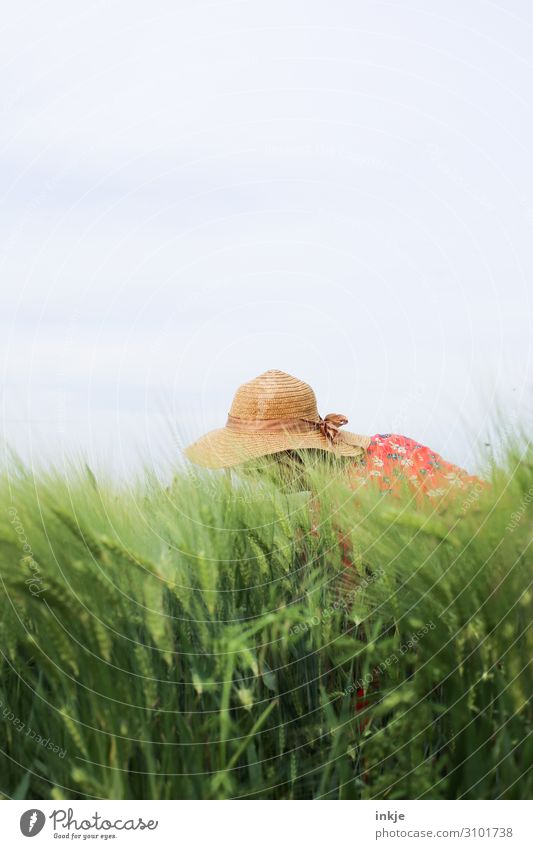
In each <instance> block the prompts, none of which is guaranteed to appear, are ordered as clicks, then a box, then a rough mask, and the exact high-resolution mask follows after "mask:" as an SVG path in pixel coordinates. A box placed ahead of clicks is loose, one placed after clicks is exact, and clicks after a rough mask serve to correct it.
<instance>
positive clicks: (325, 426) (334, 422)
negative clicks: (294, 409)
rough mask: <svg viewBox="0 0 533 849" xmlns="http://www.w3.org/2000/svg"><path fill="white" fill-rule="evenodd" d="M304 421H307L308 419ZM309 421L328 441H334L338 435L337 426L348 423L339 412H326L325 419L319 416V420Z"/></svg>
mask: <svg viewBox="0 0 533 849" xmlns="http://www.w3.org/2000/svg"><path fill="white" fill-rule="evenodd" d="M304 421H309V419H305V420H304ZM309 423H310V424H313V425H314V426H315V427H316V428H318V430H320V432H321V433H322V434H323V435H324V436H325V437H326V439H328V440H329V441H330V442H335V440H336V439H337V436H338V435H339V428H340V427H342V426H343V425H345V424H348V419H347V418H346V416H342V415H341V414H340V413H328V414H327V416H326V418H325V419H323V418H321V417H320V421H318V422H309Z"/></svg>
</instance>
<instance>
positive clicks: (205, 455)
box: [185, 427, 370, 469]
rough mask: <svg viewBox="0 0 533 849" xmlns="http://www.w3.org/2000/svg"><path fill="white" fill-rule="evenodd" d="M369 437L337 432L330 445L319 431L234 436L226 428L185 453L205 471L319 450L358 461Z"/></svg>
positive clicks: (203, 438)
mask: <svg viewBox="0 0 533 849" xmlns="http://www.w3.org/2000/svg"><path fill="white" fill-rule="evenodd" d="M369 444H370V437H369V436H361V435H360V434H357V433H350V432H349V431H344V430H343V431H340V432H339V434H338V435H337V438H336V440H335V442H331V441H330V440H329V439H327V438H326V437H325V436H324V435H323V434H322V433H321V432H319V431H310V432H309V433H235V432H234V431H232V430H230V429H229V428H227V427H221V428H218V429H217V430H212V431H210V432H209V433H206V434H205V436H202V437H201V439H198V440H197V441H196V442H193V443H192V445H189V447H188V448H186V449H185V456H186V457H187V458H188V459H189V460H191V461H192V462H193V463H196V464H197V465H198V466H203V467H204V468H207V469H227V468H231V467H232V466H238V465H240V464H241V463H246V462H248V461H249V460H255V459H257V458H258V457H266V456H268V455H269V454H276V453H277V452H278V451H290V450H293V451H294V450H299V449H305V448H319V449H321V450H322V451H327V452H328V453H330V454H334V455H335V456H338V457H360V456H361V454H363V453H364V451H366V449H367V448H368V446H369Z"/></svg>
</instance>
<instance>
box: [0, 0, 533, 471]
mask: <svg viewBox="0 0 533 849" xmlns="http://www.w3.org/2000/svg"><path fill="white" fill-rule="evenodd" d="M532 39H533V5H532V4H531V3H529V2H525V0H503V2H499V3H492V2H481V0H480V2H476V0H460V2H459V0H430V2H422V0H418V2H413V0H409V2H404V0H394V2H376V0H371V2H370V0H369V2H359V0H346V2H335V0H327V2H325V0H321V2H313V0H305V2H304V0H301V2H294V0H279V1H278V0H269V2H210V3H203V2H200V0H194V2H188V1H187V0H178V2H157V0H156V2H150V3H148V2H144V3H141V2H128V3H125V2H113V0H106V2H98V3H95V2H85V3H83V4H79V3H72V2H48V3H45V2H24V0H22V2H20V3H16V4H10V6H8V7H6V8H5V10H4V14H3V20H2V25H1V35H0V57H1V61H2V73H1V75H0V88H1V104H0V109H1V117H2V120H1V122H0V128H1V129H0V132H1V139H0V144H1V150H2V154H1V157H0V183H1V186H0V188H1V191H0V196H1V206H0V224H1V244H0V265H1V268H2V294H1V304H0V307H1V308H0V358H1V359H0V362H1V363H2V367H3V381H2V415H3V431H4V434H5V442H6V444H8V445H10V446H12V447H14V448H16V449H17V450H18V451H19V452H20V453H21V454H22V455H23V456H24V457H25V458H26V459H29V460H30V461H32V460H33V461H36V460H43V459H44V460H46V461H48V460H53V461H58V459H61V458H63V457H70V456H72V455H73V454H79V453H83V454H84V455H85V456H86V457H87V458H88V459H89V461H90V462H91V463H93V464H95V465H97V466H98V464H106V463H112V464H113V466H114V467H115V468H117V469H119V470H120V469H130V468H132V467H135V464H136V462H138V458H139V457H140V456H144V457H145V458H147V459H148V461H149V462H152V461H153V462H160V461H161V457H165V458H172V457H173V456H177V451H178V441H179V440H177V436H179V437H180V438H181V439H182V440H183V441H187V440H192V439H193V438H195V437H197V436H198V435H200V434H201V433H202V432H204V431H205V430H207V429H209V428H211V427H215V426H217V425H219V424H220V425H221V424H223V423H224V421H225V418H226V414H227V411H228V408H229V405H230V402H231V398H232V395H233V392H234V390H235V388H236V387H237V386H238V385H239V384H240V383H242V382H243V381H245V380H247V379H250V378H252V377H254V376H256V375H257V374H259V373H261V372H263V371H265V370H266V369H269V368H279V369H282V370H284V371H288V372H290V373H292V374H295V375H296V376H298V377H301V378H303V379H305V380H307V381H308V382H309V383H311V385H312V386H313V387H314V388H315V390H316V393H317V396H318V402H319V410H320V411H321V412H322V413H323V414H325V413H327V412H340V413H344V414H346V415H347V416H348V418H349V420H350V425H349V427H350V429H353V430H355V431H357V432H361V433H370V434H371V433H376V432H388V431H391V430H393V431H397V432H400V433H405V434H407V435H410V436H413V437H415V438H418V439H420V440H422V441H424V442H426V443H427V444H429V445H431V446H432V447H433V448H435V449H436V450H438V451H440V453H442V454H443V455H445V456H446V457H447V458H448V459H451V460H454V461H456V462H459V463H461V464H464V465H467V466H472V464H473V462H474V461H473V456H474V453H475V451H476V448H477V446H479V445H480V444H483V442H485V441H486V440H487V432H488V422H489V421H490V419H491V417H492V416H493V415H494V411H495V409H496V406H497V404H499V405H500V406H502V407H503V408H504V410H505V413H506V415H507V416H508V419H509V421H512V422H514V421H516V419H517V418H525V417H526V416H527V414H528V413H527V411H529V413H530V411H531V407H532V405H531V400H532V399H531V386H532V377H533V368H532V358H531V338H532V336H531V329H532V309H531V302H532V285H531V281H532V271H533V268H532V266H533V255H532V248H531V245H532V237H533V169H532V164H531V156H532V154H531V152H532V150H533V116H532V107H533V75H532V65H533V60H532V56H531V43H532ZM173 428H174V429H175V433H173V432H172V431H173Z"/></svg>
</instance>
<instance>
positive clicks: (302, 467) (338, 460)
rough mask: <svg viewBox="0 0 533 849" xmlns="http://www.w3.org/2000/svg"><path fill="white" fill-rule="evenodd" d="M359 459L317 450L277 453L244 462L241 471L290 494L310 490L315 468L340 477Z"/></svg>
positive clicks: (307, 449) (292, 450) (306, 449)
mask: <svg viewBox="0 0 533 849" xmlns="http://www.w3.org/2000/svg"><path fill="white" fill-rule="evenodd" d="M357 462H358V458H354V457H336V456H335V455H334V454H332V453H331V452H329V451H322V450H321V449H320V448H305V449H300V450H294V449H291V450H287V451H278V452H276V453H275V454H267V455H266V456H264V457H259V458H258V459H257V460H251V461H250V462H248V463H244V464H243V465H242V466H241V467H240V469H241V470H242V471H243V472H244V473H245V474H257V475H259V476H261V477H263V476H266V477H268V478H270V479H271V480H273V481H274V482H275V483H277V484H278V485H280V486H282V487H283V488H284V489H288V490H291V491H297V490H311V489H313V487H312V485H311V477H312V472H313V470H314V469H317V470H319V469H327V471H328V473H332V474H342V473H344V472H346V471H347V470H348V469H350V468H352V467H353V465H354V463H357Z"/></svg>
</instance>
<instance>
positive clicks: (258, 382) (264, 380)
mask: <svg viewBox="0 0 533 849" xmlns="http://www.w3.org/2000/svg"><path fill="white" fill-rule="evenodd" d="M230 415H231V416H235V417H236V418H239V419H286V418H289V417H291V418H295V419H297V418H300V417H303V418H307V419H313V420H315V421H318V419H319V415H318V409H317V405H316V397H315V393H314V392H313V390H312V389H311V387H310V386H309V385H308V384H307V383H304V382H303V380H298V378H296V377H291V375H290V374H285V372H284V371H277V370H276V369H271V370H270V371H265V373H264V374H261V375H259V377H255V378H254V379H253V380H250V381H249V382H248V383H243V385H242V386H240V387H239V389H237V392H236V393H235V397H234V399H233V403H232V405H231V409H230Z"/></svg>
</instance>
